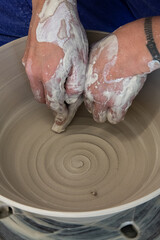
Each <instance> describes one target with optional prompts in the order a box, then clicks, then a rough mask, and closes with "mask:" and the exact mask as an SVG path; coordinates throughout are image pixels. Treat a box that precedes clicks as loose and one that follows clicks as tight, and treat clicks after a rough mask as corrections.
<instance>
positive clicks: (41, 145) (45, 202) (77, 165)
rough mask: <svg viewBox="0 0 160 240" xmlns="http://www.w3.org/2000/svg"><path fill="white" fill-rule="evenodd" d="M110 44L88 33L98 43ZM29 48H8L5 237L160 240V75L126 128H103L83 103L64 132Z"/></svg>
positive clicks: (0, 66) (0, 119)
mask: <svg viewBox="0 0 160 240" xmlns="http://www.w3.org/2000/svg"><path fill="white" fill-rule="evenodd" d="M105 36H106V33H103V32H96V31H88V39H89V42H90V43H93V42H95V41H97V40H99V39H101V38H103V37H105ZM25 44H26V37H25V38H21V39H18V40H16V41H13V42H11V43H9V44H6V45H5V46H3V47H1V49H0V76H1V77H0V98H1V101H0V234H1V235H0V237H2V239H7V240H10V239H14V238H15V237H16V238H15V239H43V240H45V239H46V240H48V239H56V240H59V239H64V240H72V239H74V240H75V239H76V240H77V239H92V240H96V239H97V240H101V239H105V240H106V239H109V240H112V239H114V240H115V239H116V240H123V239H140V240H141V239H142V240H147V239H148V240H149V239H160V229H159V226H160V197H159V194H160V110H159V106H160V103H159V102H160V95H159V89H160V80H159V78H160V77H159V76H160V70H156V71H155V72H153V73H151V74H149V75H148V78H147V81H146V83H145V85H144V87H143V89H142V90H141V92H140V93H139V95H138V96H137V97H136V99H135V100H134V102H133V104H132V106H131V107H130V109H129V111H128V112H127V115H126V117H125V120H124V121H122V122H121V123H118V124H117V125H112V124H110V123H108V122H106V123H103V124H99V123H96V122H95V121H94V120H93V119H92V116H91V115H90V114H89V113H88V112H87V110H86V109H85V107H84V106H83V105H82V106H81V107H80V108H79V110H78V112H77V114H76V116H75V118H74V119H73V121H72V123H71V124H70V126H69V127H68V128H67V130H66V131H65V132H63V133H61V134H56V133H54V132H53V131H52V130H51V127H52V124H53V121H54V116H53V114H52V111H51V110H50V109H48V108H47V107H46V105H41V104H39V103H37V102H36V101H35V99H34V97H33V95H32V92H31V89H30V86H29V81H28V79H27V76H26V73H25V70H24V67H23V66H22V64H21V59H22V56H23V53H24V49H25ZM158 236H159V237H158Z"/></svg>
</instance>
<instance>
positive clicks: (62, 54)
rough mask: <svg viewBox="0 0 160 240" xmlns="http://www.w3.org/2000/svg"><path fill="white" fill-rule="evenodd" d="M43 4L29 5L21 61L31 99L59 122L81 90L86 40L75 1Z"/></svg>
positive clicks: (75, 101) (85, 60)
mask: <svg viewBox="0 0 160 240" xmlns="http://www.w3.org/2000/svg"><path fill="white" fill-rule="evenodd" d="M43 3H44V0H40V1H39V3H37V4H35V5H33V14H32V19H31V23H30V29H29V34H28V40H27V46H26V50H25V54H24V57H23V59H22V62H23V64H24V66H25V70H26V73H27V75H28V78H29V81H30V85H31V88H32V91H33V94H34V96H35V98H36V99H37V100H38V101H39V102H42V103H46V104H47V105H48V106H49V107H50V108H51V109H52V110H53V111H54V112H55V113H56V118H55V122H56V124H58V125H61V124H63V123H64V122H65V121H66V119H67V116H68V112H69V108H70V105H73V104H75V106H78V105H77V101H79V98H80V96H81V94H82V92H83V90H84V83H85V73H86V65H87V60H88V41H87V37H86V33H85V31H84V29H83V27H82V25H81V23H80V21H79V18H78V13H77V9H76V7H77V6H76V1H75V0H70V1H64V0H61V1H59V2H58V3H57V1H55V3H54V2H53V0H49V1H46V2H45V3H44V5H43ZM42 6H43V7H42ZM40 11H41V13H40V14H39V15H38V13H39V12H40ZM72 108H73V106H72ZM72 108H71V109H72Z"/></svg>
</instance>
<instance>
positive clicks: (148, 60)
mask: <svg viewBox="0 0 160 240" xmlns="http://www.w3.org/2000/svg"><path fill="white" fill-rule="evenodd" d="M155 21H157V24H155ZM155 25H156V26H157V29H159V27H158V26H159V19H157V18H154V20H153V26H154V28H155ZM154 28H153V30H154ZM155 33H156V34H157V35H156V34H155ZM154 35H155V39H156V40H159V36H158V33H157V31H155V32H154ZM158 42H159V41H157V43H158ZM157 46H158V44H157ZM158 47H159V46H158ZM157 68H160V63H159V62H158V61H155V60H152V57H151V55H150V53H149V51H148V49H147V47H146V36H145V34H144V19H140V20H137V21H134V22H132V23H129V24H126V25H124V26H122V27H121V28H119V29H117V30H116V31H115V32H114V33H113V34H111V35H109V36H108V37H106V38H104V39H102V40H101V41H99V42H98V43H96V44H95V45H94V46H93V47H92V49H91V52H90V58H89V66H88V71H87V80H86V84H85V104H86V107H87V109H88V111H89V112H91V113H92V115H93V118H94V120H95V121H97V122H105V121H106V120H108V121H109V122H110V123H113V124H115V123H118V122H119V121H121V120H123V118H124V116H125V114H126V112H127V110H128V108H129V107H130V105H131V104H132V101H133V99H134V98H135V97H136V95H137V94H138V92H139V91H140V89H141V88H142V87H143V84H144V82H145V80H146V76H147V74H148V73H150V72H152V71H153V70H155V69H157Z"/></svg>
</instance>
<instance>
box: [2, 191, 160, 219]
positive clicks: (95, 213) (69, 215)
mask: <svg viewBox="0 0 160 240" xmlns="http://www.w3.org/2000/svg"><path fill="white" fill-rule="evenodd" d="M158 195H160V188H159V189H157V190H156V191H154V192H152V193H150V194H148V195H147V196H145V197H142V198H139V199H137V200H135V201H132V202H129V203H126V204H122V205H120V206H116V207H111V208H106V209H101V210H95V211H84V212H60V211H52V210H45V209H41V208H36V207H31V206H27V205H24V204H21V203H18V202H15V201H13V200H11V199H9V198H6V197H3V196H2V195H0V201H2V202H3V203H4V204H5V205H7V206H10V207H15V208H18V209H21V210H23V211H27V212H30V213H36V214H39V215H43V216H49V217H57V218H64V219H65V218H76V219H78V218H90V217H92V218H93V217H100V216H105V215H111V214H116V213H119V212H122V211H125V210H128V209H131V208H134V207H136V206H139V205H141V204H143V203H145V202H148V201H149V200H151V199H153V198H155V197H157V196H158Z"/></svg>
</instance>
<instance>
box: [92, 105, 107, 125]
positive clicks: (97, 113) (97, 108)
mask: <svg viewBox="0 0 160 240" xmlns="http://www.w3.org/2000/svg"><path fill="white" fill-rule="evenodd" d="M92 114H93V119H94V120H95V121H96V122H100V123H104V122H105V121H106V120H107V104H102V103H94V104H93V111H92Z"/></svg>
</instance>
